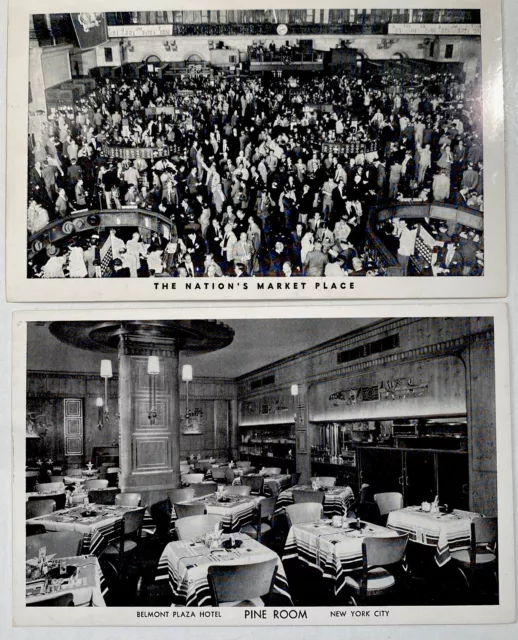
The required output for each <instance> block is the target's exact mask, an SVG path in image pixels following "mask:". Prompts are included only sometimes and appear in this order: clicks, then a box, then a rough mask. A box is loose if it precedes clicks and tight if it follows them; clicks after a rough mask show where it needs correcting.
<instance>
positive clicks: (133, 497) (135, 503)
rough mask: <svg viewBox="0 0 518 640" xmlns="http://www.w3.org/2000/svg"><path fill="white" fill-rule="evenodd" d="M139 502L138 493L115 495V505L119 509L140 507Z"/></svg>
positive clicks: (140, 497) (139, 496)
mask: <svg viewBox="0 0 518 640" xmlns="http://www.w3.org/2000/svg"><path fill="white" fill-rule="evenodd" d="M103 493H104V492H103ZM141 502H142V495H141V494H140V493H117V494H116V496H115V504H116V505H118V506H120V507H140V503H141Z"/></svg>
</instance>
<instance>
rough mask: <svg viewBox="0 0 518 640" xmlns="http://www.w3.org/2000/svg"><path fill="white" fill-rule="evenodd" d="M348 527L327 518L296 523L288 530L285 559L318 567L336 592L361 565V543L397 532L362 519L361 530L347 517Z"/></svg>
mask: <svg viewBox="0 0 518 640" xmlns="http://www.w3.org/2000/svg"><path fill="white" fill-rule="evenodd" d="M344 522H345V526H342V527H334V526H333V525H332V521H331V520H328V519H322V520H318V521H316V522H304V523H299V524H294V525H293V526H292V527H291V528H290V531H289V533H288V537H287V539H286V543H285V546H284V553H283V555H282V559H283V561H284V562H286V561H293V560H298V561H299V562H301V563H302V564H304V565H307V566H310V567H312V568H314V569H316V570H317V571H318V572H319V573H320V574H321V575H322V577H323V578H326V579H328V580H331V581H332V584H333V590H334V593H335V595H338V594H339V593H340V591H341V590H342V589H343V587H344V585H345V579H346V577H347V575H348V574H350V573H353V572H355V571H359V570H360V569H361V568H362V560H363V555H362V544H363V541H364V539H365V538H367V537H370V538H372V537H376V538H384V537H395V536H397V535H398V534H397V533H396V532H395V531H393V530H391V529H387V528H386V527H382V526H379V525H376V524H372V523H370V522H363V521H362V522H361V529H357V528H353V526H354V524H355V522H356V521H355V520H348V519H347V518H345V519H344Z"/></svg>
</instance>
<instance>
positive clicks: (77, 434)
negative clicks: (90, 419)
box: [63, 398, 83, 456]
mask: <svg viewBox="0 0 518 640" xmlns="http://www.w3.org/2000/svg"><path fill="white" fill-rule="evenodd" d="M63 418H64V419H63V427H64V430H65V455H66V456H82V455H83V404H82V401H81V399H80V398H65V405H64V417H63Z"/></svg>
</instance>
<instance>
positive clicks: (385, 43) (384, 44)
mask: <svg viewBox="0 0 518 640" xmlns="http://www.w3.org/2000/svg"><path fill="white" fill-rule="evenodd" d="M396 42H399V39H397V38H384V39H383V40H382V41H381V42H380V43H379V44H378V49H390V47H391V46H392V45H393V44H396Z"/></svg>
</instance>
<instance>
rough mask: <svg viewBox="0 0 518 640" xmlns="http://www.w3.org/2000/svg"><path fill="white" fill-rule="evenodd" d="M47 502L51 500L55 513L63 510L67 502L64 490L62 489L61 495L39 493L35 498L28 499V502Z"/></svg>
mask: <svg viewBox="0 0 518 640" xmlns="http://www.w3.org/2000/svg"><path fill="white" fill-rule="evenodd" d="M47 500H52V502H53V503H54V510H55V511H59V510H60V509H64V508H65V505H66V501H67V495H66V493H65V488H64V487H63V491H62V492H61V493H52V494H50V493H40V494H39V495H37V496H31V497H30V498H29V502H46V501H47Z"/></svg>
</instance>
